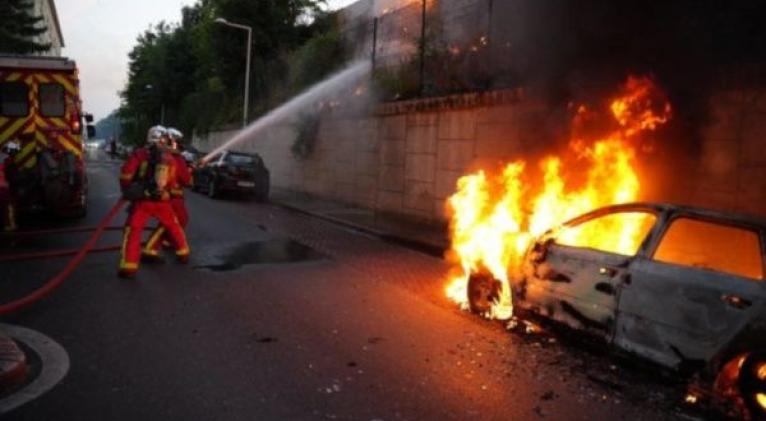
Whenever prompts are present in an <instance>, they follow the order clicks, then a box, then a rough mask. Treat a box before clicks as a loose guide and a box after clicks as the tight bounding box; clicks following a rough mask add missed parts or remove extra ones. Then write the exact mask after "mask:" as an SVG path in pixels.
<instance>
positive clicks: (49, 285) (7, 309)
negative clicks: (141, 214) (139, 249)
mask: <svg viewBox="0 0 766 421" xmlns="http://www.w3.org/2000/svg"><path fill="white" fill-rule="evenodd" d="M124 205H125V200H124V199H120V200H118V201H117V203H115V204H114V206H112V209H111V210H110V211H109V213H107V215H106V216H105V217H104V219H102V220H101V222H99V224H98V225H97V226H96V227H95V231H94V232H93V234H91V236H90V238H88V241H86V242H85V244H84V245H83V246H82V248H80V249H79V250H77V251H76V253H75V256H74V257H73V258H72V259H71V260H70V261H69V263H67V265H66V266H65V267H64V269H63V270H61V272H59V273H58V274H56V276H54V277H53V278H51V279H50V280H48V282H46V283H45V284H44V285H43V286H41V287H40V288H38V289H36V290H35V291H33V292H32V293H30V294H28V295H26V296H25V297H22V298H19V299H17V300H15V301H11V302H10V303H7V304H2V305H0V316H6V315H9V314H11V313H15V312H17V311H19V310H22V309H24V308H27V307H29V306H31V305H32V304H34V303H36V302H37V301H39V300H41V299H43V298H45V297H47V296H48V295H49V294H50V293H52V292H53V291H54V290H55V289H56V288H58V287H59V286H61V284H62V283H64V281H65V280H66V279H67V278H68V277H69V276H70V275H71V274H72V272H74V270H75V269H76V268H77V266H79V265H80V263H81V262H82V259H84V258H85V256H86V255H87V254H88V253H89V252H91V251H93V250H94V247H95V245H96V242H97V241H98V239H99V238H100V237H101V235H102V234H103V233H104V231H106V230H107V229H109V228H111V227H109V224H110V223H111V222H112V220H113V219H114V217H115V216H116V215H117V213H118V212H119V211H120V209H122V207H123V206H124ZM108 248H110V247H102V248H99V249H95V250H98V251H106V250H105V249H108ZM72 253H73V251H72V250H66V251H63V252H49V254H50V256H62V255H69V254H72ZM40 255H43V253H37V256H40ZM17 257H18V256H17Z"/></svg>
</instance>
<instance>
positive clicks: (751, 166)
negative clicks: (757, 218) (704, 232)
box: [691, 91, 766, 216]
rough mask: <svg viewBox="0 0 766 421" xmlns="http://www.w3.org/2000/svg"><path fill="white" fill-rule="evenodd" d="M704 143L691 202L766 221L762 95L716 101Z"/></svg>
mask: <svg viewBox="0 0 766 421" xmlns="http://www.w3.org/2000/svg"><path fill="white" fill-rule="evenodd" d="M702 138H703V141H702V145H701V150H700V157H699V160H698V165H697V171H696V173H695V174H694V180H695V182H694V185H693V195H692V198H691V201H692V202H693V203H694V204H698V205H701V206H706V207H712V208H716V209H723V210H729V211H738V212H744V213H750V214H755V215H762V216H766V92H755V91H730V92H726V93H722V94H720V95H717V96H715V97H714V98H713V99H712V100H711V102H710V121H709V124H707V125H706V127H703V131H702Z"/></svg>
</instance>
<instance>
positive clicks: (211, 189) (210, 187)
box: [207, 180, 218, 198]
mask: <svg viewBox="0 0 766 421" xmlns="http://www.w3.org/2000/svg"><path fill="white" fill-rule="evenodd" d="M207 195H208V197H210V198H215V197H216V196H218V188H217V187H216V186H215V181H213V180H210V181H209V182H208V183H207Z"/></svg>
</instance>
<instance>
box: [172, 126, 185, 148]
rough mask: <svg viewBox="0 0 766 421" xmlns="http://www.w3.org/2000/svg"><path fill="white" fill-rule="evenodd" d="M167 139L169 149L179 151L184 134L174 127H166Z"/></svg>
mask: <svg viewBox="0 0 766 421" xmlns="http://www.w3.org/2000/svg"><path fill="white" fill-rule="evenodd" d="M168 138H170V147H171V148H172V149H175V150H181V149H182V148H181V145H182V144H183V141H184V134H183V133H181V131H180V130H178V129H176V128H175V127H168Z"/></svg>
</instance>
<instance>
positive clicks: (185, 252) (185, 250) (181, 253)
mask: <svg viewBox="0 0 766 421" xmlns="http://www.w3.org/2000/svg"><path fill="white" fill-rule="evenodd" d="M189 253H190V252H189V248H188V247H184V248H182V249H180V250H178V251H177V252H176V256H188V255H189Z"/></svg>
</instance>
